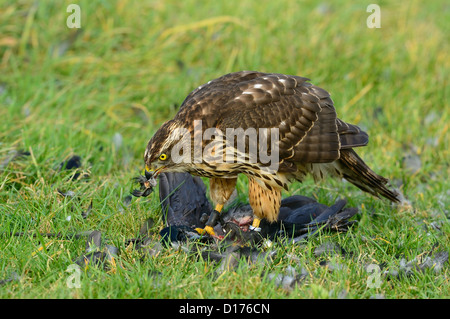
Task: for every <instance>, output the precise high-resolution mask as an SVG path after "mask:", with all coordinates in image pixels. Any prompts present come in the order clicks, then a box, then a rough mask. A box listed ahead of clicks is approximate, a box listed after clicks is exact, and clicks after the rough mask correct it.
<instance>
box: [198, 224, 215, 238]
mask: <svg viewBox="0 0 450 319" xmlns="http://www.w3.org/2000/svg"><path fill="white" fill-rule="evenodd" d="M195 230H196V231H197V233H199V234H200V235H205V234H206V233H207V234H209V235H210V236H216V233H215V232H214V229H213V228H212V227H211V226H205V228H196V229H195Z"/></svg>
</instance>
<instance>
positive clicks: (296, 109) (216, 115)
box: [144, 71, 401, 221]
mask: <svg viewBox="0 0 450 319" xmlns="http://www.w3.org/2000/svg"><path fill="white" fill-rule="evenodd" d="M308 81H309V79H307V78H303V77H299V76H291V75H284V74H275V73H261V72H253V71H243V72H236V73H230V74H227V75H224V76H222V77H220V78H218V79H215V80H212V81H210V82H208V83H207V84H205V85H202V86H200V87H198V88H197V89H195V90H194V91H192V92H191V93H190V94H189V95H188V96H187V97H186V99H185V100H184V102H183V103H182V105H181V107H180V110H179V112H178V113H177V114H176V115H175V117H174V119H173V120H170V121H168V122H166V123H164V124H163V125H162V126H161V128H160V129H159V130H158V131H157V132H156V133H155V135H154V136H153V137H152V139H151V140H150V141H149V143H148V146H147V149H146V151H145V156H144V157H145V163H146V166H147V167H148V169H150V170H153V171H155V172H156V173H158V172H160V171H187V172H189V173H191V174H194V175H200V176H204V177H209V178H212V180H211V181H212V183H211V187H210V190H211V198H212V200H213V201H214V203H215V204H216V205H219V206H220V207H221V205H223V204H224V203H225V202H226V200H227V199H228V198H229V196H230V195H231V193H232V191H233V189H234V187H235V183H236V177H237V176H238V174H245V175H247V176H248V178H249V199H250V205H251V206H252V208H253V210H254V213H255V215H256V216H257V217H259V218H266V219H268V220H269V221H274V220H276V219H277V216H278V211H279V207H280V201H281V190H282V189H283V188H285V189H287V188H288V183H289V181H292V180H299V181H301V180H302V179H303V178H304V177H305V176H306V175H308V174H311V175H312V176H313V177H314V179H316V180H317V179H321V178H323V177H325V175H331V176H336V177H343V178H346V179H347V180H348V181H350V182H351V183H353V184H355V185H356V186H357V187H359V188H360V189H362V190H364V191H366V192H368V193H371V194H373V195H375V196H383V197H386V198H388V199H389V200H391V201H393V202H400V201H401V195H400V194H399V193H397V192H396V191H394V190H390V189H389V188H388V187H387V186H386V185H387V180H386V179H385V178H383V177H381V176H379V175H377V174H375V173H374V172H373V171H372V170H371V169H370V168H369V167H368V166H367V165H366V164H365V163H364V162H363V160H362V159H361V158H360V157H359V156H358V155H357V154H356V153H355V151H354V150H353V148H355V147H359V146H365V145H367V143H368V135H367V134H366V133H365V132H363V131H362V130H361V129H360V128H359V127H357V126H356V125H352V124H348V123H345V122H344V121H342V120H340V119H338V118H337V117H336V110H335V108H334V106H333V101H332V100H331V98H330V95H329V94H328V92H326V91H325V90H323V89H321V88H319V87H317V86H314V85H312V84H311V83H309V82H308ZM211 128H215V129H216V130H218V131H220V132H223V133H225V132H227V129H241V130H242V131H244V132H247V133H249V134H247V135H246V134H244V135H238V136H237V137H233V139H232V142H233V143H238V142H239V141H241V142H244V150H245V151H244V152H242V151H243V149H242V148H241V149H239V148H238V147H233V146H230V144H227V143H225V142H223V141H220V140H219V142H218V144H215V147H213V148H212V149H208V145H209V146H210V145H211V141H212V140H213V138H210V139H208V138H206V139H205V134H206V132H207V129H211ZM177 129H178V130H180V129H183V130H184V131H182V132H184V133H182V134H178V133H177V134H175V133H174V132H176V131H177ZM260 129H272V130H273V129H275V130H277V132H278V134H279V135H278V140H277V139H275V138H274V137H272V136H268V135H267V134H266V135H264V136H262V134H263V133H262V131H261V130H260ZM252 130H254V131H252ZM252 132H253V133H255V135H251V134H250V133H252ZM183 134H184V135H183ZM208 136H209V137H211V136H210V135H208ZM214 136H215V135H214ZM182 137H183V138H182ZM202 137H203V139H202ZM215 137H216V136H215ZM263 137H266V138H267V143H263V142H261V141H266V140H264V139H262V140H261V138H263ZM271 142H273V143H271ZM252 143H253V144H252ZM232 145H235V144H232ZM252 145H253V146H255V145H256V147H257V150H258V152H259V151H260V150H261V147H262V149H264V150H265V152H266V154H268V155H273V154H276V152H278V156H277V157H276V158H274V157H272V158H270V159H271V162H270V163H267V161H266V162H263V161H262V159H261V158H260V157H259V155H260V154H259V153H258V156H254V155H255V154H253V153H252ZM221 147H223V152H221ZM207 149H208V150H210V152H209V153H208V154H210V157H209V158H208V157H207V156H205V153H206V151H207ZM253 150H254V149H253ZM226 151H230V153H231V154H234V160H233V161H224V158H225V152H226ZM199 154H200V155H201V157H200V159H199V157H198V155H199ZM175 157H178V158H177V159H176V158H175ZM273 164H276V165H275V167H276V169H273V167H272V165H273Z"/></svg>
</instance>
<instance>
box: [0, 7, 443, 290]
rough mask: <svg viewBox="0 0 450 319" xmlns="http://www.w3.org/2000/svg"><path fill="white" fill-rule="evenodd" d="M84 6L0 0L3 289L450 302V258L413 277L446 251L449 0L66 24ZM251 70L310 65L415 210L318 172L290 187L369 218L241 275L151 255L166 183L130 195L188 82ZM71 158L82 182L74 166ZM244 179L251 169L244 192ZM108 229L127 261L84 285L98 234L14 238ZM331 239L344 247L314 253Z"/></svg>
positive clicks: (191, 259) (85, 19)
mask: <svg viewBox="0 0 450 319" xmlns="http://www.w3.org/2000/svg"><path fill="white" fill-rule="evenodd" d="M72 2H73V1H40V2H36V1H13V2H10V1H0V16H1V19H0V106H1V108H0V118H2V121H0V232H1V236H2V239H1V240H0V286H1V289H0V298H47V297H50V298H140V297H150V298H186V297H187V298H203V297H204V298H208V297H213V298H338V297H343V298H371V297H384V298H448V297H449V296H450V291H449V287H450V285H449V275H450V273H449V265H448V262H447V263H445V264H444V266H443V267H441V268H439V267H436V266H434V267H433V266H431V267H425V268H426V269H424V270H420V267H419V266H417V267H412V269H411V270H410V271H409V272H406V271H403V270H404V268H405V263H406V264H407V262H408V261H412V263H413V264H415V263H416V264H417V265H420V264H422V263H423V262H425V259H426V257H429V256H435V255H436V254H437V253H439V252H442V251H447V252H448V250H449V234H450V226H449V219H448V218H449V206H450V205H449V204H450V201H449V197H450V193H449V180H448V176H449V149H450V147H449V139H448V134H449V132H448V130H449V119H450V116H449V113H450V112H449V107H448V103H447V99H448V74H449V61H450V59H449V57H448V52H449V51H450V45H449V38H448V34H450V24H449V22H448V21H450V7H449V5H448V4H447V3H446V2H445V1H431V2H430V1H429V2H426V3H425V2H424V3H422V2H408V1H400V2H398V1H396V2H391V1H380V2H379V3H378V4H379V6H380V9H381V16H380V17H381V28H368V27H367V18H368V17H369V15H370V14H372V12H367V11H366V9H367V6H368V4H369V3H368V2H364V1H356V2H354V1H352V2H350V1H323V2H320V3H318V2H316V1H302V2H300V1H257V2H256V1H255V2H250V1H220V2H217V1H214V2H212V1H211V2H209V1H208V2H205V3H203V5H199V4H198V2H195V1H148V2H145V3H144V2H143V1H131V0H130V1H126V0H116V1H77V4H78V5H79V7H80V9H81V20H80V28H79V29H71V28H68V26H67V23H66V22H67V19H68V18H69V19H70V21H72V20H71V19H72V18H70V17H69V16H70V15H71V14H72V13H73V11H70V10H69V12H67V6H68V5H69V4H70V3H72ZM238 70H258V71H264V72H278V73H285V74H295V75H300V76H304V77H308V78H310V79H311V80H312V82H313V83H314V84H316V85H318V86H320V87H323V88H325V89H326V90H328V91H329V92H330V93H331V94H332V98H333V100H334V102H335V106H336V109H337V112H338V115H339V117H340V118H342V119H344V120H345V121H347V122H350V123H354V124H358V125H359V126H360V127H361V128H363V129H364V130H366V131H367V132H368V133H369V136H370V143H369V145H368V146H367V147H365V148H364V149H361V150H360V155H361V157H363V158H364V159H365V161H366V162H367V163H368V164H370V165H371V166H372V167H373V168H374V169H375V170H376V171H377V172H378V173H380V174H382V175H384V176H386V177H388V178H390V179H391V180H392V181H393V183H395V184H396V185H398V186H401V188H402V190H403V192H404V193H405V195H406V196H407V197H408V198H409V199H410V201H411V203H412V204H413V208H414V209H413V210H405V211H398V210H397V209H395V208H394V207H392V206H391V205H390V204H389V203H388V202H387V201H384V200H377V199H374V198H373V197H371V196H369V195H366V194H363V193H362V192H361V191H359V190H358V189H356V188H355V187H353V186H351V185H350V184H348V183H345V182H342V181H329V180H328V181H325V182H323V183H321V184H319V185H315V184H314V183H313V182H312V181H311V180H307V181H305V183H303V184H295V185H293V186H292V187H291V189H290V191H289V192H285V193H283V196H288V195H291V194H302V195H307V196H312V197H315V198H316V199H317V200H318V201H320V202H323V203H325V204H332V203H334V201H335V199H336V198H338V197H346V198H348V200H349V206H355V207H358V208H359V209H360V214H359V215H358V216H357V217H356V219H357V220H358V223H357V224H356V225H355V227H353V228H352V229H351V230H350V231H349V232H347V233H345V234H335V233H334V234H332V233H321V234H320V235H319V236H318V237H316V238H315V239H312V240H310V241H308V242H307V243H305V244H302V245H287V246H285V245H280V246H279V247H275V248H277V250H276V255H275V256H274V259H273V260H272V261H271V262H267V263H254V264H248V263H246V262H245V261H244V260H242V261H241V262H240V263H239V265H238V266H237V267H236V268H234V270H232V271H223V269H220V268H219V266H218V265H217V264H215V263H213V262H210V261H207V260H203V259H201V258H200V259H199V258H197V257H196V256H192V255H189V254H186V253H183V252H182V251H179V250H177V249H175V248H169V249H164V250H161V251H160V253H159V254H158V255H157V256H155V257H146V258H141V255H140V254H139V253H137V252H136V251H135V250H134V249H133V247H132V245H126V244H125V240H126V239H127V238H131V237H134V236H136V235H137V233H138V232H139V228H140V226H141V224H142V223H143V222H144V221H145V220H146V219H147V218H148V217H153V218H154V220H155V225H154V226H153V231H154V232H155V235H154V236H155V240H157V239H158V235H157V233H158V231H159V230H160V229H162V227H164V225H163V223H162V220H161V217H160V216H161V212H160V206H159V200H158V194H157V192H155V193H153V194H152V195H151V196H149V197H147V198H145V199H144V198H139V199H135V198H133V199H131V201H130V198H129V197H128V195H129V194H130V191H131V190H132V189H133V188H134V187H135V185H133V184H132V178H133V177H134V176H137V175H139V174H141V173H142V169H143V153H144V150H145V146H146V143H147V141H148V140H149V138H150V137H151V136H152V134H153V133H154V132H155V130H156V129H157V128H158V127H159V125H161V124H162V123H163V122H164V121H165V120H168V119H170V118H172V117H173V116H174V114H175V113H176V111H177V108H178V106H179V105H180V104H181V102H182V101H183V99H184V98H185V97H186V95H187V94H188V93H189V92H190V91H191V90H193V89H194V88H196V87H197V86H199V85H200V84H203V83H206V82H207V81H209V80H211V79H213V78H216V77H218V76H221V75H223V74H225V73H229V72H233V71H238ZM20 154H22V156H19V155H20ZM73 155H78V156H80V164H81V165H80V167H79V168H77V169H76V171H77V172H78V173H79V174H78V175H77V176H76V177H77V178H73V177H74V175H73V174H74V170H73V169H71V170H67V169H64V167H61V163H62V162H64V161H66V160H67V159H69V158H70V157H72V156H73ZM246 184H247V181H246V180H245V179H244V178H240V179H239V181H238V191H239V199H240V200H241V201H243V202H245V201H247V185H246ZM58 190H59V191H58ZM69 191H71V192H73V194H72V195H73V196H65V197H64V196H62V195H61V192H63V193H67V192H69ZM91 201H92V210H91V211H90V214H89V216H87V217H86V218H83V217H82V215H81V213H82V212H86V210H87V209H88V207H89V204H90V202H91ZM93 229H96V230H99V231H101V232H102V234H103V235H104V236H105V237H107V238H109V239H110V242H112V243H114V244H115V246H117V247H119V248H120V255H119V257H117V258H116V260H115V263H114V264H113V265H110V267H109V268H108V269H107V270H106V271H105V270H103V269H102V268H101V267H89V268H88V269H86V270H82V271H81V276H80V288H70V287H69V286H70V285H69V286H68V284H67V281H68V278H69V276H70V275H71V273H70V272H67V269H68V267H69V266H70V265H71V264H73V261H74V259H76V258H77V257H78V256H80V255H81V254H82V253H83V252H84V249H85V239H70V240H69V239H58V238H42V237H39V236H38V237H36V238H33V237H31V236H29V235H26V236H11V235H10V234H11V233H15V232H26V233H30V234H31V233H36V232H41V233H49V232H52V233H58V232H62V233H70V232H77V231H87V230H93ZM330 243H331V244H332V245H336V246H337V247H340V248H342V249H344V251H345V252H346V253H345V254H343V253H342V252H339V253H333V254H325V255H320V254H318V253H315V252H317V248H318V247H324V245H325V247H328V246H327V245H329V244H330ZM42 244H44V245H43V246H42ZM415 258H416V259H415ZM414 260H416V261H417V262H414ZM368 265H375V266H374V267H375V268H374V269H375V270H373V271H374V272H370V271H369V269H372V268H368V267H367V266H368ZM376 267H379V268H376ZM438 268H439V269H438ZM292 269H296V273H298V274H300V273H302V271H303V274H304V276H302V280H300V281H299V282H298V283H297V284H296V285H294V286H293V287H289V289H286V287H283V285H280V284H279V282H277V279H276V278H277V277H276V276H274V275H273V274H286V273H292ZM395 271H397V272H398V273H400V275H395ZM406 273H407V275H406ZM270 274H272V275H270ZM402 274H403V275H402Z"/></svg>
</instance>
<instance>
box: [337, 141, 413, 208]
mask: <svg viewBox="0 0 450 319" xmlns="http://www.w3.org/2000/svg"><path fill="white" fill-rule="evenodd" d="M340 155H341V156H340V158H339V160H337V163H338V165H339V169H340V174H341V175H342V177H344V178H345V179H346V180H348V181H349V182H351V183H352V184H354V185H355V186H357V187H359V188H360V189H362V190H363V191H365V192H368V193H370V194H372V195H374V196H376V197H380V196H383V197H385V198H387V199H389V200H390V201H392V202H394V203H398V204H405V203H407V201H406V199H405V198H404V196H403V194H402V193H401V192H400V191H399V190H394V189H392V187H391V189H390V188H388V187H387V186H388V185H389V183H388V180H387V179H386V178H384V177H383V176H380V175H378V174H376V173H375V172H374V171H372V170H371V169H370V167H369V166H367V165H366V163H364V161H363V160H362V159H361V158H360V157H359V156H358V154H356V152H355V151H354V150H353V149H341V150H340ZM389 186H390V185H389Z"/></svg>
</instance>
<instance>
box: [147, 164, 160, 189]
mask: <svg viewBox="0 0 450 319" xmlns="http://www.w3.org/2000/svg"><path fill="white" fill-rule="evenodd" d="M164 168H165V166H160V167H158V168H155V167H154V166H153V165H151V166H150V167H149V166H148V165H145V178H146V179H147V182H145V184H149V181H150V180H151V179H153V180H154V179H156V177H158V175H159V173H161V171H162V170H163V169H164ZM145 186H147V185H145Z"/></svg>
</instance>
